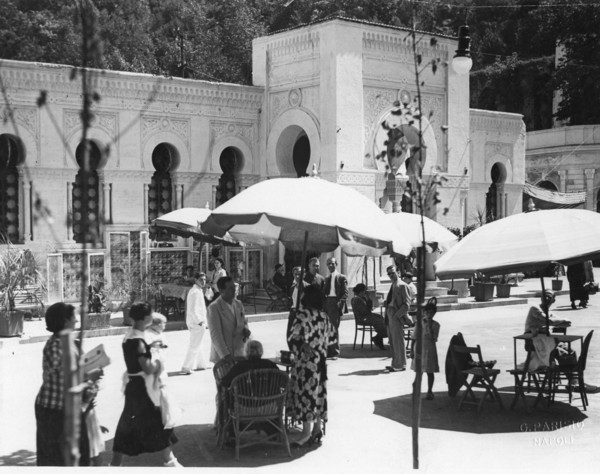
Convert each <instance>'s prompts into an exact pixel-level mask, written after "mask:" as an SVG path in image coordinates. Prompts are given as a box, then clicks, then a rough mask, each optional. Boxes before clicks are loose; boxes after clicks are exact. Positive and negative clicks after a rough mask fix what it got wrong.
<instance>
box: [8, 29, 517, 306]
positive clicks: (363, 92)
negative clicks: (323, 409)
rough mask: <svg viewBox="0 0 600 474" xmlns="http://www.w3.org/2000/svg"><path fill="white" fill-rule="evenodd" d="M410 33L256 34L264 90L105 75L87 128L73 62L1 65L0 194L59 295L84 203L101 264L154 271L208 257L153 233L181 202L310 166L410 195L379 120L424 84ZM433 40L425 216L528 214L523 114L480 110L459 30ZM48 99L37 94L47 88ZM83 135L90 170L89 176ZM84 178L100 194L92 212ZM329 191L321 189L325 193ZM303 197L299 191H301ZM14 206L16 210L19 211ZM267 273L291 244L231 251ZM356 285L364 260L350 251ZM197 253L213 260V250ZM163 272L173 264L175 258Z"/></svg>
mask: <svg viewBox="0 0 600 474" xmlns="http://www.w3.org/2000/svg"><path fill="white" fill-rule="evenodd" d="M406 35H407V31H406V30H403V29H398V28H390V27H385V26H380V25H373V24H368V23H364V22H358V21H352V20H345V19H334V20H329V21H326V22H322V23H317V24H313V25H308V26H304V27H301V28H297V29H292V30H289V31H284V32H281V33H277V34H274V35H271V36H267V37H263V38H257V39H255V40H254V41H253V83H254V85H253V86H241V85H236V84H225V83H211V82H205V81H197V80H189V79H178V78H165V77H157V76H150V75H144V74H131V73H121V72H113V71H97V72H95V73H94V75H93V83H94V90H95V91H97V93H98V94H99V101H98V102H96V103H95V104H94V107H93V112H94V119H93V122H92V126H91V129H90V131H89V135H88V139H89V141H88V142H83V141H82V137H81V121H80V118H79V117H80V109H81V83H80V79H79V76H78V77H77V78H76V79H74V80H72V77H71V75H72V70H73V68H71V67H67V66H59V65H50V64H34V63H26V62H18V61H2V62H1V64H0V76H1V79H2V87H3V89H4V91H5V94H4V97H3V98H2V99H0V116H1V117H2V118H3V119H4V120H3V121H2V122H0V158H2V160H1V161H2V162H1V163H0V166H1V167H2V175H3V180H2V181H0V194H1V195H2V196H1V197H0V206H1V207H2V210H3V211H4V210H6V213H3V215H4V214H6V215H7V217H6V218H3V219H4V220H3V221H0V224H1V225H2V230H3V231H4V233H6V234H7V235H9V237H10V239H11V240H13V242H15V243H17V244H19V245H26V246H28V247H31V248H32V249H34V250H35V251H36V252H37V253H38V254H39V255H41V256H42V258H44V259H46V261H47V262H48V282H49V299H51V300H56V299H66V300H70V299H74V298H75V297H76V294H77V288H76V287H77V285H76V281H77V272H76V268H77V266H78V265H80V264H81V261H80V260H81V254H80V252H79V250H80V248H81V244H80V241H81V235H82V230H81V228H79V227H77V224H78V222H79V219H80V218H81V213H82V212H87V215H88V216H90V219H91V221H92V223H94V224H95V225H96V226H97V230H98V236H99V239H98V244H97V245H96V246H95V247H94V248H93V249H89V250H88V253H87V258H88V262H89V265H90V268H91V270H92V275H97V276H103V277H105V278H106V279H107V280H109V281H110V279H111V278H112V277H113V276H115V275H117V274H118V273H119V272H123V271H126V270H127V269H129V268H131V265H132V262H133V261H135V264H136V268H137V267H139V268H142V269H143V271H147V272H149V274H150V275H152V278H153V279H155V280H156V281H166V280H168V279H169V278H172V277H173V275H175V274H180V273H181V269H182V267H183V266H184V265H185V264H187V263H193V262H196V261H198V259H202V258H204V257H203V255H204V254H203V253H202V248H200V247H196V246H195V244H194V243H193V242H191V241H189V240H186V239H177V240H173V241H172V242H171V243H170V245H173V247H162V246H160V247H159V246H158V244H157V240H156V239H157V236H156V235H152V234H150V233H149V228H148V225H149V223H150V222H151V220H152V219H153V218H154V217H156V216H158V215H162V214H164V213H165V212H168V211H170V210H173V209H177V208H181V207H204V206H205V205H207V204H208V206H209V207H211V208H214V207H215V206H217V205H218V204H219V203H221V202H224V201H225V200H227V199H228V198H229V197H231V196H232V195H233V194H235V193H237V192H239V191H240V190H242V189H244V188H245V187H247V186H250V185H252V184H254V183H256V182H258V181H260V180H263V179H267V178H272V177H280V176H285V177H295V176H304V175H306V174H307V173H308V172H309V171H310V170H311V169H312V168H313V166H314V167H316V168H317V169H318V170H319V175H320V176H321V178H323V179H328V180H331V181H335V182H338V183H341V184H344V185H348V186H352V187H354V188H355V189H357V190H359V191H360V192H361V193H363V194H364V195H366V196H367V197H369V198H370V199H372V200H374V201H375V202H378V203H379V204H380V205H381V206H382V207H383V208H384V209H385V210H386V211H391V210H392V209H394V208H395V209H398V208H399V207H400V203H399V200H400V199H401V193H400V194H394V193H393V192H391V193H390V191H389V189H388V186H387V185H386V171H385V165H384V163H383V162H382V161H381V160H378V159H376V157H377V155H378V154H379V152H380V151H381V150H382V149H383V147H384V146H385V145H384V141H385V136H384V135H382V133H381V122H382V121H383V120H384V119H385V118H386V117H388V116H389V114H390V110H391V109H392V107H393V103H394V101H396V100H401V101H404V100H407V98H410V99H412V98H414V97H415V96H416V92H417V89H416V84H415V80H414V73H413V70H414V64H413V59H412V58H413V56H412V50H411V47H410V44H409V42H407V41H406ZM436 39H437V41H436V42H429V41H423V42H422V43H420V44H419V46H418V50H419V51H418V52H419V54H420V55H421V57H422V58H423V63H424V64H425V63H426V62H431V61H438V60H439V63H440V64H441V65H442V66H440V67H439V68H438V69H437V71H436V73H435V74H434V73H433V70H432V68H431V67H427V68H425V70H424V73H423V77H422V81H423V85H422V87H421V94H422V109H423V112H424V114H423V115H424V117H426V118H424V127H423V128H424V140H425V144H426V147H427V154H426V161H425V167H424V170H425V171H424V175H425V176H424V179H426V180H427V179H429V178H430V177H431V176H432V175H433V174H435V173H441V174H442V175H443V176H444V177H445V179H446V181H445V182H444V184H443V186H441V187H440V188H439V189H438V192H439V196H440V201H441V202H440V203H439V204H438V205H436V206H433V207H432V208H431V209H430V210H429V211H428V214H429V215H430V217H433V218H435V219H437V220H438V221H439V222H440V223H442V224H443V225H446V226H449V227H458V228H462V227H464V226H465V225H468V224H471V223H473V222H474V221H475V220H476V215H477V211H478V209H480V208H484V209H488V210H487V211H486V212H488V213H490V215H493V216H495V218H498V217H502V216H504V215H508V214H511V213H513V212H518V211H519V210H520V208H521V191H522V190H521V188H522V185H523V182H524V128H523V122H522V120H521V117H520V116H518V115H515V114H504V113H491V112H486V111H476V110H469V107H468V104H469V81H468V77H466V76H459V75H457V74H456V73H455V72H454V71H453V70H452V69H451V68H450V67H444V66H443V64H447V63H448V62H449V61H451V58H452V55H453V53H454V49H456V39H455V38H450V37H437V38H436ZM42 91H43V99H44V100H42V101H41V102H43V103H42V105H38V104H39V103H40V95H41V93H42ZM86 146H87V147H88V150H89V153H90V157H91V162H92V168H93V178H94V179H93V180H92V181H91V182H90V183H89V186H86V187H85V188H84V187H82V183H81V182H80V181H81V176H80V174H79V172H80V168H81V163H82V156H83V154H82V153H83V149H84V148H85V147H86ZM83 189H87V193H88V197H89V200H90V203H91V204H90V206H91V207H88V209H85V210H84V209H81V193H82V192H83ZM325 198H326V197H324V199H325ZM299 199H300V200H301V196H299ZM11 206H12V207H11ZM223 252H225V253H224V255H223V256H224V257H225V258H226V260H227V265H228V267H229V269H232V268H234V267H239V266H241V267H242V268H243V269H244V270H245V271H246V273H247V275H246V276H247V278H250V279H252V280H254V281H255V283H256V284H257V285H259V286H260V285H261V284H262V281H263V278H268V277H270V276H271V269H272V267H273V265H274V264H275V263H277V262H278V261H283V260H286V259H287V260H288V261H290V262H291V260H290V259H291V258H292V256H290V255H289V254H288V255H286V252H285V251H284V249H283V248H277V246H273V247H272V248H251V247H250V248H244V249H229V250H223ZM341 260H342V271H344V272H345V273H347V274H348V275H349V276H350V279H351V281H357V280H360V278H361V272H362V267H361V265H362V263H361V262H362V259H345V258H342V259H341ZM201 265H205V259H204V260H203V263H201ZM165 268H168V269H167V270H165Z"/></svg>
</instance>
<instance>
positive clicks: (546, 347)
mask: <svg viewBox="0 0 600 474" xmlns="http://www.w3.org/2000/svg"><path fill="white" fill-rule="evenodd" d="M554 301H555V296H554V293H553V292H552V291H550V290H546V291H545V292H544V294H543V296H542V299H541V303H540V305H539V306H532V307H531V308H529V312H528V313H527V318H526V319H525V333H530V334H531V335H532V336H533V338H532V339H529V340H526V341H525V350H526V351H527V352H533V355H532V360H531V361H530V362H529V366H528V369H529V370H534V369H536V368H538V367H547V366H548V365H549V363H550V353H551V352H552V350H554V348H555V347H556V341H555V339H554V338H553V337H550V336H549V335H548V331H547V329H546V324H548V325H550V326H557V327H569V326H570V325H571V321H567V320H558V319H554V318H553V317H551V316H549V318H548V321H546V313H547V312H549V311H550V306H552V304H553V303H554ZM519 365H520V366H521V367H522V366H524V364H519Z"/></svg>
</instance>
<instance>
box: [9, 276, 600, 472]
mask: <svg viewBox="0 0 600 474" xmlns="http://www.w3.org/2000/svg"><path fill="white" fill-rule="evenodd" d="M528 285H529V282H526V283H525V284H524V285H522V289H523V290H524V291H529V290H526V288H527V287H528ZM534 286H535V284H533V283H532V285H531V291H534V288H533V287H534ZM536 302H537V299H530V300H529V303H531V304H534V303H536ZM590 303H591V304H590V306H589V307H588V308H587V309H580V310H575V311H573V310H570V308H569V301H568V296H565V295H561V296H560V297H559V298H558V300H557V303H556V305H555V307H554V309H553V313H554V314H555V315H556V316H558V317H561V318H562V317H566V318H569V319H571V321H572V323H573V325H572V327H571V328H570V330H569V333H570V334H582V335H585V334H587V332H588V331H590V330H592V329H596V334H595V337H594V338H593V339H592V344H591V348H590V354H589V358H588V368H587V371H586V381H587V383H588V384H592V385H600V359H599V356H600V344H599V343H598V338H599V337H600V331H598V326H599V324H598V321H599V320H600V319H599V318H600V296H593V297H592V299H591V301H590ZM527 310H528V306H527V305H524V304H519V305H508V306H493V307H485V308H482V307H479V308H474V309H470V310H455V311H447V312H440V313H439V314H438V315H437V320H438V321H439V322H440V324H441V332H440V340H439V342H438V352H439V358H440V365H441V367H442V370H443V364H444V359H445V354H446V351H447V347H448V342H449V339H450V337H451V336H452V335H453V334H455V333H456V332H457V331H462V332H463V334H464V336H465V339H466V341H467V343H468V344H470V345H475V344H480V345H481V347H482V350H483V355H484V358H486V359H496V360H497V361H498V362H497V367H498V368H500V369H502V374H501V375H500V376H499V378H498V381H497V386H498V387H499V388H500V390H501V392H502V394H503V395H502V397H503V400H504V403H505V405H506V406H508V405H509V404H510V401H511V399H512V389H513V380H512V377H511V376H510V375H509V374H507V373H506V372H505V370H506V369H509V368H510V367H512V365H513V340H512V336H513V335H516V334H520V333H522V330H523V324H524V319H525V315H526V312H527ZM250 319H251V322H250V327H251V330H252V332H253V337H254V338H256V339H258V340H260V341H262V342H263V344H264V346H265V356H266V357H274V356H275V355H276V353H277V352H278V351H279V350H280V349H283V348H285V338H284V333H285V325H286V322H285V320H281V319H274V320H270V321H256V320H253V318H252V317H250ZM27 324H30V322H27ZM33 324H34V325H35V324H38V323H37V322H35V321H34V322H33ZM29 327H30V328H32V327H33V326H29ZM173 329H175V328H173ZM30 330H31V329H30ZM340 335H341V342H342V356H341V358H340V359H339V360H337V361H333V362H330V363H329V364H328V370H329V407H330V408H329V423H328V424H327V436H326V437H325V438H324V442H323V445H322V446H321V447H319V448H318V449H308V450H306V449H304V450H295V451H293V456H292V458H289V457H288V456H287V455H286V454H285V451H284V449H283V448H279V447H277V446H271V447H262V446H260V445H259V446H255V447H251V448H248V449H245V450H242V452H241V457H240V461H235V459H234V455H233V454H234V453H233V449H231V448H225V449H224V450H220V449H218V448H217V447H215V437H214V432H213V429H212V422H213V420H214V415H215V407H214V395H215V386H214V380H213V377H212V373H211V371H199V372H195V373H193V374H192V375H190V376H181V375H178V373H177V372H178V370H179V369H180V365H181V361H182V360H183V357H184V353H185V351H186V348H187V340H188V334H187V332H186V331H182V330H173V331H171V332H169V333H168V334H167V337H168V344H169V354H168V367H167V368H168V370H169V372H170V373H171V374H172V375H173V376H172V377H171V378H170V380H169V383H170V388H171V391H172V394H173V396H174V398H175V399H176V400H178V401H179V403H180V405H181V406H182V408H183V410H184V420H183V424H182V426H180V427H178V428H177V429H176V432H177V434H178V436H179V439H180V442H179V443H178V444H177V445H176V446H175V449H174V452H175V454H176V456H177V457H178V458H179V460H180V461H181V463H182V464H183V465H184V466H188V467H202V468H205V470H206V469H208V471H209V472H213V471H215V472H216V470H217V469H219V470H222V468H226V469H235V470H236V471H240V470H245V469H247V468H259V472H276V473H280V472H282V471H283V470H286V471H294V472H299V471H304V472H332V470H333V471H334V472H369V471H372V470H376V471H377V472H386V473H387V472H408V471H410V470H411V468H412V458H411V428H410V423H411V418H410V416H411V415H410V414H411V395H410V393H411V389H412V388H411V387H412V381H413V378H414V373H413V372H412V371H410V370H408V371H406V372H399V373H391V374H388V373H384V371H383V369H384V367H385V365H387V364H389V352H388V351H386V352H384V351H379V350H373V351H371V350H369V348H368V347H365V348H364V349H362V350H360V349H358V348H357V350H353V349H352V340H353V337H354V323H353V321H351V320H345V321H343V322H342V324H341V328H340ZM205 342H208V341H205ZM98 343H103V344H104V345H105V347H106V350H107V352H108V353H109V354H110V356H111V358H112V361H113V363H112V364H111V365H110V366H109V367H107V369H106V371H105V377H104V379H103V382H102V389H101V391H100V394H99V397H98V414H99V418H100V420H101V423H102V424H103V425H105V426H106V427H108V428H109V429H110V433H108V435H107V438H106V439H107V450H108V452H107V453H105V455H103V461H104V462H105V464H107V463H108V461H109V459H110V448H111V446H112V437H113V436H114V430H115V427H116V424H117V420H118V417H119V415H120V412H121V409H122V406H123V398H122V396H121V393H120V378H121V374H122V373H123V371H124V362H123V360H122V356H121V349H120V343H121V336H120V335H113V336H100V337H96V338H90V339H88V340H87V341H86V343H85V347H86V348H87V349H90V348H92V347H93V346H94V345H95V344H98ZM42 347H43V344H42V343H41V342H31V343H29V344H18V343H15V342H12V343H10V344H5V345H4V347H3V348H2V349H1V350H0V419H1V420H2V428H3V429H2V430H0V466H1V465H6V466H13V465H34V463H35V418H34V413H33V403H34V399H35V395H36V393H37V390H38V389H39V385H40V383H41V353H42ZM208 349H209V347H208V344H205V345H204V351H205V354H206V355H208ZM577 350H578V351H579V348H578V347H577ZM519 352H520V353H521V354H522V348H521V350H520V351H519ZM522 355H523V354H522ZM423 386H425V383H424V384H423ZM446 389H447V386H446V384H445V379H444V374H443V372H442V373H440V374H438V375H437V376H436V382H435V386H434V391H435V399H434V400H433V401H425V400H423V404H422V419H421V430H420V446H421V450H420V459H421V471H422V472H455V471H461V472H465V471H467V472H469V471H473V472H481V471H492V472H508V471H527V472H529V473H531V472H548V471H552V472H558V471H561V470H562V471H565V472H572V471H575V470H577V472H591V471H592V469H593V465H594V464H598V462H599V461H600V454H599V452H598V449H597V439H598V437H599V436H600V426H599V424H598V420H599V415H600V398H599V396H598V395H596V394H590V396H589V401H590V406H589V407H588V410H587V411H586V412H582V411H581V405H580V402H579V401H575V402H574V403H573V405H572V406H570V405H568V404H567V403H565V402H566V397H564V396H563V397H561V398H560V399H558V400H557V402H556V403H555V404H554V405H553V406H552V407H550V409H547V408H545V407H538V408H537V409H536V410H535V411H533V412H532V413H527V412H526V411H525V410H524V409H523V408H522V406H519V407H518V409H517V410H515V411H510V410H508V409H505V410H504V411H499V410H498V408H497V407H496V406H494V405H487V406H485V407H484V410H483V412H482V414H481V415H480V416H479V417H478V416H477V415H476V413H475V411H474V409H472V408H470V407H467V408H465V409H464V410H463V411H461V412H458V411H457V409H456V405H457V403H458V400H457V399H456V398H454V399H451V398H449V397H448V395H447V391H446ZM530 400H531V397H530ZM294 437H295V435H294V434H292V435H291V438H292V439H294ZM157 465H160V464H159V460H158V457H157V455H155V454H147V455H142V456H139V457H135V458H126V459H125V463H124V466H157ZM594 471H595V469H594Z"/></svg>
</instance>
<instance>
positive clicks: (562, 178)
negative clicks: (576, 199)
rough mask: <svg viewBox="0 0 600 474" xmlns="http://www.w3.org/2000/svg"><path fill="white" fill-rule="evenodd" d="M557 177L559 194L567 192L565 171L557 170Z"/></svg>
mask: <svg viewBox="0 0 600 474" xmlns="http://www.w3.org/2000/svg"><path fill="white" fill-rule="evenodd" d="M558 176H559V177H560V189H559V191H560V192H561V193H566V192H567V170H558Z"/></svg>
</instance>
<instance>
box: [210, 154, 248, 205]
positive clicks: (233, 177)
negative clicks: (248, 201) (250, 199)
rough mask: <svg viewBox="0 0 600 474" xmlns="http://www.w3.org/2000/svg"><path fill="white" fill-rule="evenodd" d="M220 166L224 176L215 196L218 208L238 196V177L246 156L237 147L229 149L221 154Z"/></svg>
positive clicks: (220, 180)
mask: <svg viewBox="0 0 600 474" xmlns="http://www.w3.org/2000/svg"><path fill="white" fill-rule="evenodd" d="M219 165H220V166H221V170H222V171H223V174H222V175H221V177H220V178H219V184H218V186H217V191H216V195H215V201H216V203H215V204H216V205H217V206H219V205H221V204H223V203H225V202H227V201H229V200H230V199H231V198H232V197H233V196H235V195H236V194H237V188H238V186H237V182H236V181H237V175H238V174H239V173H240V171H241V169H242V168H243V166H244V155H243V154H242V152H241V151H240V150H238V149H237V148H235V147H232V146H230V147H227V148H225V149H224V150H223V151H222V152H221V156H220V157H219Z"/></svg>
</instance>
